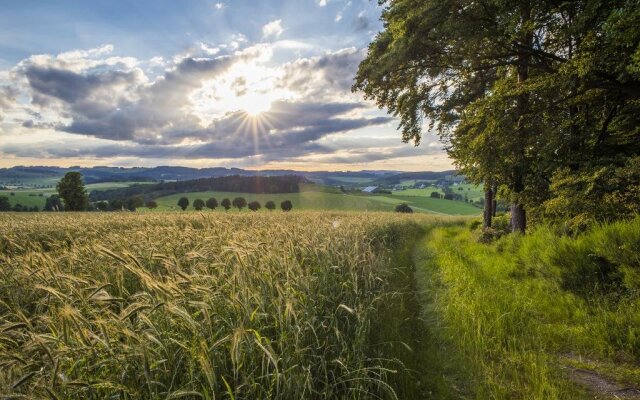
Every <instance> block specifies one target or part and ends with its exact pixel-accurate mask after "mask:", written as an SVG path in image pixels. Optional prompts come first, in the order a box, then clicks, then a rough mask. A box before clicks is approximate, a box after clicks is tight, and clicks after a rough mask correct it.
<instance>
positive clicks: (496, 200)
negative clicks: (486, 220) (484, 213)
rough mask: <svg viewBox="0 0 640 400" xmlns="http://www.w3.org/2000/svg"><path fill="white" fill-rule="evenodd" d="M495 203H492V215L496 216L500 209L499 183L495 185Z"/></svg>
mask: <svg viewBox="0 0 640 400" xmlns="http://www.w3.org/2000/svg"><path fill="white" fill-rule="evenodd" d="M492 189H493V203H492V204H491V216H493V217H495V216H496V212H497V211H498V197H497V195H498V185H493V188H492Z"/></svg>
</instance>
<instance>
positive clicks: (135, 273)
mask: <svg viewBox="0 0 640 400" xmlns="http://www.w3.org/2000/svg"><path fill="white" fill-rule="evenodd" d="M434 221H438V219H436V217H429V216H418V215H413V216H401V215H394V214H390V213H366V214H365V213H333V214H332V213H315V212H297V213H289V214H287V213H274V214H266V213H264V214H248V213H247V214H242V215H223V214H219V213H216V214H211V213H209V214H204V213H202V214H201V213H189V214H185V215H182V214H176V213H154V214H143V215H140V214H124V213H122V214H119V213H108V214H107V213H105V214H98V213H91V214H88V213H87V214H83V213H67V214H52V213H38V214H12V213H9V214H4V215H0V397H2V398H51V399H72V398H73V399H75V398H94V399H102V398H109V399H143V398H144V399H178V398H184V399H199V398H202V399H260V398H272V399H298V398H312V399H333V398H353V399H366V398H396V397H397V395H396V392H395V391H394V389H393V387H392V386H391V385H389V384H388V382H389V377H390V376H391V375H394V374H395V375H397V374H403V373H404V371H403V368H404V367H403V365H402V364H401V363H400V362H396V361H394V360H393V359H391V358H388V357H384V356H383V355H382V354H380V353H379V352H377V351H376V348H374V347H373V346H371V345H370V343H369V338H370V335H371V329H372V328H371V326H372V319H373V320H375V318H374V317H375V313H376V310H377V307H378V306H379V305H380V304H381V303H382V302H385V301H386V299H388V298H389V296H393V288H392V287H390V285H389V284H388V282H389V277H390V276H391V275H392V274H393V272H394V251H396V250H395V249H397V248H400V247H401V245H402V243H404V242H406V241H408V240H415V239H416V238H417V237H418V236H419V235H420V233H421V232H422V231H421V229H423V228H422V227H423V226H424V225H425V224H429V223H433V222H434Z"/></svg>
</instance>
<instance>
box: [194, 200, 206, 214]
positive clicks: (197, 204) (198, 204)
mask: <svg viewBox="0 0 640 400" xmlns="http://www.w3.org/2000/svg"><path fill="white" fill-rule="evenodd" d="M193 208H195V209H196V210H198V211H201V210H202V209H203V208H204V200H202V199H195V200H194V201H193Z"/></svg>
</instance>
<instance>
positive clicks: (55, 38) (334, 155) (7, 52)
mask: <svg viewBox="0 0 640 400" xmlns="http://www.w3.org/2000/svg"><path fill="white" fill-rule="evenodd" d="M381 11H382V9H381V8H380V6H379V5H378V2H377V1H370V0H348V1H345V0H246V1H245V0H233V1H231V0H226V1H220V0H212V1H206V0H189V1H176V0H135V1H133V0H129V1H124V0H92V1H81V0H58V1H44V0H41V1H30V0H3V2H2V8H0V167H10V166H15V165H51V166H53V165H57V166H71V165H82V166H93V165H113V166H156V165H183V166H190V167H217V166H222V167H239V168H248V169H297V170H404V171H427V170H431V171H436V170H445V169H451V168H452V166H451V162H450V160H449V159H448V157H447V156H446V154H445V153H444V151H443V150H442V144H441V143H440V142H439V141H438V139H437V137H436V136H435V135H432V134H427V135H425V136H424V137H423V140H422V142H421V145H420V146H418V147H415V146H413V145H412V144H410V143H409V144H406V143H402V141H401V134H400V133H399V132H398V131H397V125H398V121H397V120H396V119H395V118H393V117H392V116H390V115H388V114H387V113H386V112H385V111H384V110H379V109H378V108H377V107H376V106H375V104H374V103H372V102H371V101H365V100H364V98H363V96H362V94H360V93H353V92H352V91H351V86H352V84H353V78H354V76H355V73H356V71H357V68H358V64H359V62H360V61H361V60H362V59H363V58H364V57H365V56H366V48H367V45H368V43H369V42H370V41H371V40H372V39H373V38H374V37H375V35H376V33H377V32H379V31H380V30H381V29H382V24H381V22H380V21H379V17H380V14H381Z"/></svg>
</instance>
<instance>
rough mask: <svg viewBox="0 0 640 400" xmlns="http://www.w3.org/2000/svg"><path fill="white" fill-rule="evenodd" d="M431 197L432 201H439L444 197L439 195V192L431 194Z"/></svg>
mask: <svg viewBox="0 0 640 400" xmlns="http://www.w3.org/2000/svg"><path fill="white" fill-rule="evenodd" d="M430 197H431V198H432V199H439V198H441V197H442V196H441V195H440V193H439V192H431V195H430Z"/></svg>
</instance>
